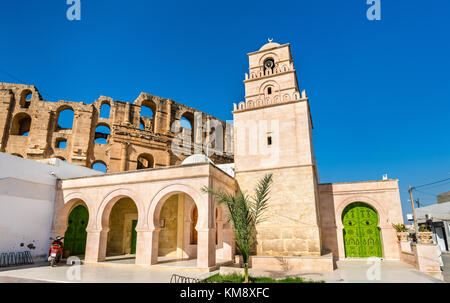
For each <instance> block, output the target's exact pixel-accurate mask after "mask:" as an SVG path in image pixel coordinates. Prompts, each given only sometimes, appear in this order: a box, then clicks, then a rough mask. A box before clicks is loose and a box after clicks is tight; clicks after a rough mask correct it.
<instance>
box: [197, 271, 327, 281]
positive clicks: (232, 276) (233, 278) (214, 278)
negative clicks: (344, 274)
mask: <svg viewBox="0 0 450 303" xmlns="http://www.w3.org/2000/svg"><path fill="white" fill-rule="evenodd" d="M243 282H244V276H242V275H239V274H237V273H232V274H229V275H223V276H222V275H220V274H216V275H214V276H211V277H209V278H207V279H205V280H203V281H201V282H200V283H243ZM249 282H250V283H325V282H324V281H312V280H305V279H303V278H301V277H286V278H283V279H273V278H269V277H249Z"/></svg>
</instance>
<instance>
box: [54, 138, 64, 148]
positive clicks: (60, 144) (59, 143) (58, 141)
mask: <svg viewBox="0 0 450 303" xmlns="http://www.w3.org/2000/svg"><path fill="white" fill-rule="evenodd" d="M55 147H56V148H58V149H65V148H66V147H67V139H66V138H58V139H56V142H55Z"/></svg>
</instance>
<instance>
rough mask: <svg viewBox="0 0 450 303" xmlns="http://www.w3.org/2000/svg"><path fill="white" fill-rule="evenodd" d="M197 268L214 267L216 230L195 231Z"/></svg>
mask: <svg viewBox="0 0 450 303" xmlns="http://www.w3.org/2000/svg"><path fill="white" fill-rule="evenodd" d="M197 232H198V247H197V267H201V268H207V267H211V266H214V265H216V229H215V228H205V229H197Z"/></svg>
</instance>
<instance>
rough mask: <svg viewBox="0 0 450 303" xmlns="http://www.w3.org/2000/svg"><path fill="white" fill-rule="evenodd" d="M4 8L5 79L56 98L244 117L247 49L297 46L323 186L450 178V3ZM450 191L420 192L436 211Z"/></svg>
mask: <svg viewBox="0 0 450 303" xmlns="http://www.w3.org/2000/svg"><path fill="white" fill-rule="evenodd" d="M81 3H82V8H81V18H82V20H81V21H68V20H67V19H66V10H67V8H68V7H69V6H68V5H66V1H65V0H51V1H34V0H27V1H24V0H15V1H2V3H1V4H0V28H1V29H2V39H1V42H0V43H1V47H0V58H1V60H0V81H2V82H16V83H17V82H21V83H27V84H34V85H36V86H37V87H38V89H39V90H40V92H41V94H42V96H43V97H44V98H45V99H47V100H53V101H56V100H68V101H83V102H86V103H92V102H93V101H94V100H95V99H97V98H98V97H99V96H100V95H105V96H110V97H113V98H114V99H116V100H122V101H130V102H131V101H134V100H135V99H136V98H137V97H138V96H139V94H140V92H142V91H145V92H147V93H150V94H153V95H158V96H161V97H166V98H171V99H174V100H176V101H177V102H181V103H184V104H186V105H189V106H192V107H194V108H197V109H200V110H202V111H204V112H207V113H209V114H212V115H214V116H216V117H218V118H221V119H224V120H229V119H232V115H231V110H232V103H233V102H237V101H240V100H243V95H244V86H243V83H242V80H243V79H244V73H245V72H246V71H247V68H248V61H247V56H246V54H247V53H249V52H252V51H255V50H258V49H259V48H260V47H261V46H262V45H263V44H265V43H266V42H267V38H274V41H275V42H278V43H291V48H292V51H293V57H294V61H295V67H296V69H297V73H298V77H299V85H300V86H301V88H302V89H306V90H307V93H308V96H309V98H310V102H311V111H312V117H313V122H314V127H315V129H314V133H313V134H314V144H315V152H316V157H317V160H318V165H319V172H320V177H321V182H345V181H358V180H374V179H380V178H381V177H382V175H383V174H384V173H387V174H388V175H389V177H390V178H398V179H400V190H401V196H402V203H403V205H404V211H405V212H409V211H410V207H409V204H408V196H407V192H406V190H407V187H408V184H409V183H411V184H413V185H421V184H424V183H429V182H433V181H436V180H441V179H445V178H448V177H450V140H449V131H450V123H449V113H450V105H449V104H450V76H449V71H450V56H449V54H450V39H449V30H450V18H448V12H449V11H450V2H449V1H447V0H441V1H437V0H436V1H432V2H426V1H419V0H397V1H392V0H391V1H387V0H382V1H381V8H382V11H381V18H382V20H381V21H369V20H367V18H366V11H367V9H368V8H369V5H367V4H366V0H346V1H334V0H329V1H323V0H322V1H317V0H316V1H301V0H296V1H276V3H274V2H273V1H186V2H178V1H141V0H134V1H133V0H128V1H113V0H108V1H106V0H95V1H94V0H89V1H88V0H82V1H81ZM447 190H450V183H448V182H447V183H444V184H443V185H440V186H437V187H432V188H430V189H429V190H428V191H427V188H423V189H422V191H423V192H426V194H425V193H419V192H416V193H415V196H416V197H419V198H420V199H421V201H422V202H423V203H427V204H430V203H434V202H435V201H436V199H435V197H434V195H435V194H436V193H440V192H444V191H447Z"/></svg>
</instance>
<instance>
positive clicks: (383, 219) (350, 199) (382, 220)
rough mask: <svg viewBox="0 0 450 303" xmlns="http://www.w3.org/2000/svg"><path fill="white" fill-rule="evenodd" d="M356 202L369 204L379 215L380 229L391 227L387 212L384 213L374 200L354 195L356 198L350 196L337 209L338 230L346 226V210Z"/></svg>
mask: <svg viewBox="0 0 450 303" xmlns="http://www.w3.org/2000/svg"><path fill="white" fill-rule="evenodd" d="M355 202H364V203H366V204H368V205H369V206H370V207H372V208H373V209H374V210H375V211H376V212H377V213H378V227H379V228H382V227H384V226H388V227H391V226H390V225H389V222H387V215H386V212H385V211H384V209H383V207H382V205H381V204H380V203H379V202H377V201H375V200H374V199H372V198H370V197H367V196H359V195H354V196H350V197H348V198H346V199H345V200H344V201H342V202H341V203H339V206H338V207H337V208H336V216H337V217H336V223H337V227H338V228H341V229H342V228H343V227H344V226H343V225H342V220H341V218H342V213H343V211H344V209H345V208H346V207H347V206H348V205H350V204H352V203H355Z"/></svg>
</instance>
